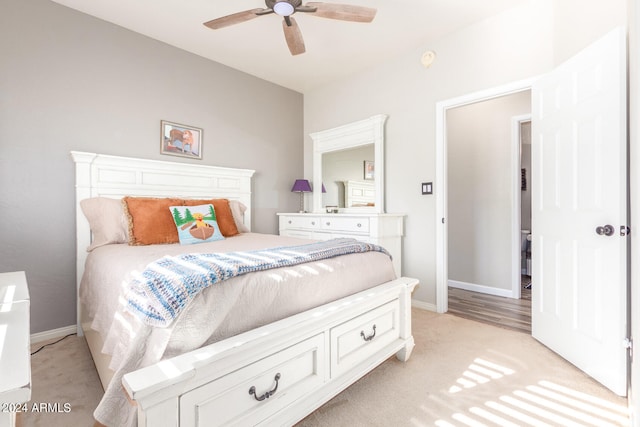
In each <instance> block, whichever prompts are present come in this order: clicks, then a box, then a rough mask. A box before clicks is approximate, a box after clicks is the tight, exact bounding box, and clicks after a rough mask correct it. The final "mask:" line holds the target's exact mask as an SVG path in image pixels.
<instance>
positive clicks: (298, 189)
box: [291, 179, 311, 193]
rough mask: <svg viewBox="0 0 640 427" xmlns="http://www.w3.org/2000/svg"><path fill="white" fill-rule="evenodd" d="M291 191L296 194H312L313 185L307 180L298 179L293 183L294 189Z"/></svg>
mask: <svg viewBox="0 0 640 427" xmlns="http://www.w3.org/2000/svg"><path fill="white" fill-rule="evenodd" d="M291 191H292V192H294V193H310V192H311V184H309V181H308V180H306V179H296V182H294V183H293V188H291Z"/></svg>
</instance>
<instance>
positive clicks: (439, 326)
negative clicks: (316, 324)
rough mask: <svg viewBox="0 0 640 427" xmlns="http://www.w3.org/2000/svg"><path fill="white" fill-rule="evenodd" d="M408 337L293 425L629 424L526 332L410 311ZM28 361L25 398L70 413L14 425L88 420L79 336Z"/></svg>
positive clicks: (92, 396) (94, 380) (613, 403)
mask: <svg viewBox="0 0 640 427" xmlns="http://www.w3.org/2000/svg"><path fill="white" fill-rule="evenodd" d="M413 334H414V337H415V340H416V347H415V349H414V351H413V354H412V356H411V358H410V359H409V361H408V362H407V363H402V362H399V361H398V360H396V359H395V358H391V359H389V360H387V361H386V362H385V363H383V364H382V365H381V366H379V367H378V368H377V369H375V370H374V371H372V372H371V373H369V374H368V375H367V376H365V377H364V378H362V379H361V380H360V381H358V382H357V383H355V384H354V385H352V386H351V387H349V388H348V389H347V390H345V391H344V392H343V393H341V394H339V395H338V396H336V397H335V398H334V399H332V400H330V401H329V402H327V403H326V404H325V405H324V406H322V407H321V408H319V409H318V410H317V411H315V412H314V413H313V414H311V415H309V416H308V417H307V418H305V419H304V420H302V421H301V422H300V423H299V427H316V426H332V427H333V426H350V427H357V426H385V427H386V426H412V427H416V426H418V427H419V426H437V427H451V426H456V427H458V426H460V427H463V426H465V427H468V426H474V427H476V426H628V425H629V420H628V415H627V412H628V411H627V400H626V399H625V398H621V397H618V396H615V395H614V394H613V393H611V392H610V391H608V390H607V389H606V388H604V387H603V386H601V385H600V384H598V383H597V382H596V381H594V380H593V379H591V378H590V377H588V376H587V375H586V374H584V373H583V372H582V371H580V370H578V369H577V368H575V367H574V366H573V365H571V364H570V363H568V362H566V361H565V360H564V359H562V358H560V357H559V356H557V355H556V354H555V353H553V352H552V351H550V350H549V349H548V348H546V347H545V346H543V345H541V344H540V343H539V342H537V341H536V340H534V339H533V338H532V337H531V336H529V335H527V334H524V333H521V332H516V331H512V330H507V329H502V328H499V327H495V326H491V325H487V324H483V323H479V322H475V321H472V320H467V319H463V318H460V317H455V316H453V315H450V314H436V313H432V312H428V311H423V310H417V309H414V310H413ZM39 346H40V345H34V346H33V347H34V350H35V349H37V348H38V347H39ZM31 364H32V383H33V384H32V385H33V398H32V402H36V403H60V404H64V403H68V404H69V405H70V411H69V412H61V413H51V412H39V413H36V412H30V413H25V414H22V415H21V417H20V419H19V421H20V423H21V424H22V425H23V426H51V427H56V426H64V427H67V426H92V425H93V417H92V411H93V408H94V407H95V406H96V405H97V403H98V401H99V400H100V398H101V396H102V388H101V386H100V381H99V379H98V376H97V373H96V371H95V368H94V366H93V362H92V360H91V356H90V355H89V351H88V348H87V346H86V343H85V341H84V339H83V338H78V337H75V336H73V337H69V338H67V339H65V340H64V341H61V342H59V343H57V344H55V345H53V346H50V347H47V348H45V349H43V350H42V351H41V352H39V353H38V354H35V355H34V356H32V362H31Z"/></svg>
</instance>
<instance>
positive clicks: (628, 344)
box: [623, 338, 633, 360]
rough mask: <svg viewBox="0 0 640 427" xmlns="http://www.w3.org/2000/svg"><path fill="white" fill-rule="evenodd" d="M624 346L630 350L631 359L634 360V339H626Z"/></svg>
mask: <svg viewBox="0 0 640 427" xmlns="http://www.w3.org/2000/svg"><path fill="white" fill-rule="evenodd" d="M623 345H624V348H626V349H627V350H629V359H631V360H633V338H625V339H624V341H623Z"/></svg>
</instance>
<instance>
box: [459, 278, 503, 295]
mask: <svg viewBox="0 0 640 427" xmlns="http://www.w3.org/2000/svg"><path fill="white" fill-rule="evenodd" d="M447 284H448V285H449V286H450V287H452V288H457V289H464V290H466V291H473V292H479V293H481V294H488V295H495V296H499V297H505V298H515V297H514V295H513V291H512V290H511V289H499V288H492V287H491V286H484V285H477V284H475V283H467V282H459V281H457V280H449V281H448V282H447Z"/></svg>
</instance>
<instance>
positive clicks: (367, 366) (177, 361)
mask: <svg viewBox="0 0 640 427" xmlns="http://www.w3.org/2000/svg"><path fill="white" fill-rule="evenodd" d="M71 155H72V157H73V160H74V161H75V163H76V227H77V283H78V286H79V284H80V280H81V278H82V273H83V270H84V263H85V260H86V256H87V252H86V248H87V247H88V246H89V244H90V241H91V232H90V229H89V224H88V222H87V221H86V219H85V217H84V215H83V214H82V211H81V209H80V207H79V202H80V201H81V200H83V199H85V198H89V197H97V196H103V197H114V198H120V197H123V196H125V195H137V196H152V197H171V196H178V197H193V198H200V197H202V198H205V197H206V198H214V197H224V198H228V199H236V200H240V201H241V202H242V203H244V204H245V205H246V206H247V212H246V213H245V224H246V225H247V226H248V227H249V228H250V227H251V177H252V175H253V173H254V171H253V170H247V169H232V168H221V167H214V166H205V165H199V164H187V163H174V162H166V161H157V160H144V159H133V158H127V157H117V156H108V155H100V154H95V153H84V152H76V151H74V152H72V153H71ZM416 285H417V280H415V279H411V278H404V277H403V278H399V279H396V280H393V281H390V282H387V283H384V284H382V285H379V286H377V287H375V288H372V289H369V290H367V291H364V292H361V293H358V294H355V295H351V296H349V297H346V298H343V299H340V300H337V301H335V302H332V303H329V304H326V305H323V306H320V307H317V308H315V309H312V310H309V311H306V312H303V313H300V314H297V315H294V316H291V317H288V318H286V319H283V320H280V321H278V322H274V323H271V324H268V325H265V326H262V327H260V328H257V329H254V330H251V331H248V332H245V333H243V334H240V335H237V336H235V337H231V338H228V339H225V340H223V341H220V342H217V343H214V344H211V345H208V346H206V347H202V348H200V349H197V350H194V351H191V352H188V353H185V354H183V355H180V356H177V357H174V358H171V359H166V360H163V361H161V362H159V363H157V364H155V365H151V366H148V367H145V368H142V369H140V370H138V371H135V372H131V373H128V374H126V375H125V376H124V378H123V387H124V389H125V391H126V393H127V394H128V395H129V398H130V400H131V401H132V402H133V404H135V405H137V410H138V426H148V427H152V426H153V427H163V426H202V427H204V426H215V425H235V424H237V425H269V426H272V425H292V424H294V423H296V422H298V421H299V420H301V419H302V418H304V417H305V416H307V415H308V414H310V413H311V412H313V411H314V410H315V409H317V408H318V407H320V406H321V405H322V404H324V403H325V402H327V401H328V400H329V399H331V398H332V397H334V396H335V395H336V394H338V393H340V392H341V391H342V390H344V389H345V388H347V387H348V386H349V385H351V384H353V383H354V382H355V381H357V380H358V379H359V378H361V377H362V376H363V375H365V374H366V373H367V372H369V371H370V370H372V369H374V368H375V367H376V366H378V365H379V364H380V363H382V362H383V361H385V360H386V359H387V358H389V357H390V356H392V355H394V354H395V355H396V357H397V358H398V359H400V360H402V361H406V360H408V359H409V356H410V355H411V351H412V349H413V347H414V340H413V336H412V335H411V292H412V291H413V289H414V287H415V286H416ZM78 300H79V298H78ZM78 334H79V335H83V334H84V335H85V337H86V339H87V343H88V345H89V348H90V350H91V353H92V356H93V358H94V361H95V364H96V368H97V370H98V373H99V375H100V379H101V381H102V384H103V386H104V387H105V388H106V385H107V384H108V383H109V381H110V380H111V376H112V372H111V371H110V370H109V369H108V361H109V356H108V355H105V354H103V353H101V349H102V345H103V341H102V338H101V337H100V336H99V335H98V334H97V333H96V332H95V331H92V330H91V329H90V322H89V319H87V318H86V315H85V313H84V311H83V308H82V306H81V304H80V302H78Z"/></svg>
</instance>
